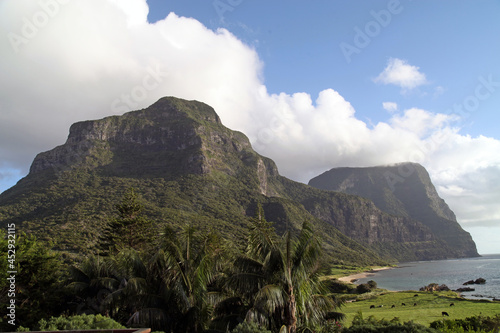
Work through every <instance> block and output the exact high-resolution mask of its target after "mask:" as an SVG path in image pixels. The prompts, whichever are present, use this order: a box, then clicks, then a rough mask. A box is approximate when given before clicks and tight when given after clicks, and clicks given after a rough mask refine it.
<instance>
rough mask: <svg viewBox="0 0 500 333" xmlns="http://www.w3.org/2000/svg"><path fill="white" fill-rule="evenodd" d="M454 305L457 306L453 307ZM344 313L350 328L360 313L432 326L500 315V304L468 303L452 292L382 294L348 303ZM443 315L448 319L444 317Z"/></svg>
mask: <svg viewBox="0 0 500 333" xmlns="http://www.w3.org/2000/svg"><path fill="white" fill-rule="evenodd" d="M415 295H418V296H415ZM360 296H361V295H360ZM403 303H404V304H406V305H402V304H403ZM452 303H453V304H454V305H453V306H450V304H452ZM415 304H416V305H415ZM372 305H373V306H374V308H370V307H371V306H372ZM393 305H394V307H392V306H393ZM379 306H382V307H379ZM341 311H342V312H343V313H345V314H346V319H345V321H344V323H345V325H347V326H350V325H351V323H352V319H353V317H354V315H356V313H357V312H358V311H361V312H362V313H363V317H364V318H368V317H369V316H374V317H375V318H376V319H386V320H391V319H393V318H394V317H398V318H399V319H400V321H401V322H407V321H410V320H411V321H413V322H415V323H419V324H423V325H425V326H429V324H430V323H431V322H433V321H435V320H439V319H442V318H447V319H463V318H466V317H470V316H474V315H480V314H481V315H484V316H494V315H496V314H500V302H489V301H472V300H465V299H463V298H460V297H458V296H457V295H456V294H455V293H453V292H434V293H431V292H415V291H404V292H403V291H402V292H383V293H382V294H380V295H378V296H375V297H373V298H369V299H366V300H357V301H355V302H352V303H347V304H346V305H345V306H344V307H342V309H341ZM443 311H445V312H447V313H448V314H449V317H443V315H442V312H443Z"/></svg>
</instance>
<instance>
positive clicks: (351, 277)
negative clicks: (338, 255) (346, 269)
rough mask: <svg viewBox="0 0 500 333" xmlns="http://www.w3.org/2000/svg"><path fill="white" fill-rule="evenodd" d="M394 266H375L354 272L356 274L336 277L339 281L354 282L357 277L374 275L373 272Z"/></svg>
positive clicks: (362, 277)
mask: <svg viewBox="0 0 500 333" xmlns="http://www.w3.org/2000/svg"><path fill="white" fill-rule="evenodd" d="M393 268H395V267H390V266H386V267H380V268H375V269H370V270H369V271H365V272H361V273H356V274H351V275H348V276H343V277H339V278H337V280H339V281H340V282H347V283H356V281H358V280H359V279H364V278H367V277H370V276H374V275H375V274H374V273H377V272H380V271H385V270H387V269H393Z"/></svg>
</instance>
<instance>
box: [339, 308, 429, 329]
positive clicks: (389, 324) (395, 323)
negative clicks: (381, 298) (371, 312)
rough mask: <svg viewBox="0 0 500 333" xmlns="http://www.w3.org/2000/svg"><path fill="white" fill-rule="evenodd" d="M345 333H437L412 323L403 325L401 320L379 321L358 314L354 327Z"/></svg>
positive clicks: (354, 320) (353, 322) (353, 323)
mask: <svg viewBox="0 0 500 333" xmlns="http://www.w3.org/2000/svg"><path fill="white" fill-rule="evenodd" d="M342 332H344V333H372V332H373V333H380V332H382V333H437V332H438V331H436V330H435V329H433V328H428V327H425V326H424V325H421V324H416V323H414V322H412V321H409V322H406V323H403V324H401V322H400V321H399V318H394V319H392V320H391V321H388V320H385V319H381V320H377V319H375V317H373V316H370V317H368V319H364V318H363V314H362V313H361V311H360V312H358V314H357V315H356V316H355V317H354V319H353V321H352V326H351V327H349V328H346V329H344V330H343V331H342Z"/></svg>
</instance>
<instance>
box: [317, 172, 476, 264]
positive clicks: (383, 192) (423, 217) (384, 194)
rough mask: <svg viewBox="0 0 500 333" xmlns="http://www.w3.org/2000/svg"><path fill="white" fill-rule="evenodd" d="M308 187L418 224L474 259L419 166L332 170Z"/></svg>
mask: <svg viewBox="0 0 500 333" xmlns="http://www.w3.org/2000/svg"><path fill="white" fill-rule="evenodd" d="M309 185H311V186H314V187H316V188H319V189H323V190H330V191H338V192H343V193H348V194H354V195H359V196H362V197H364V198H367V199H369V200H372V201H373V202H374V203H375V205H376V206H377V207H378V208H380V209H381V210H382V211H384V212H386V213H389V214H391V215H394V216H400V217H407V218H411V219H413V220H415V221H418V223H419V224H422V225H424V226H425V227H426V228H428V230H429V231H430V232H431V233H432V235H433V236H435V237H436V239H440V240H442V241H443V242H444V243H445V244H446V245H447V246H449V247H450V248H451V249H452V250H453V251H454V252H455V253H457V256H459V257H474V256H478V253H477V250H476V245H475V243H474V241H473V240H472V238H471V236H470V234H469V233H468V232H466V231H464V230H463V229H462V228H461V227H460V225H459V224H458V223H457V219H456V217H455V214H454V213H453V212H452V211H451V209H450V208H449V207H448V205H447V204H446V202H445V201H444V200H443V199H441V198H440V197H439V195H438V193H437V191H436V189H435V187H434V185H433V184H432V182H431V179H430V177H429V174H428V173H427V170H425V168H424V167H423V166H421V165H420V164H417V163H401V164H397V165H393V166H378V167H369V168H335V169H331V170H329V171H327V172H325V173H323V174H322V175H319V176H317V177H315V178H313V179H311V180H310V181H309ZM341 231H342V229H341ZM346 234H347V235H349V232H347V233H346Z"/></svg>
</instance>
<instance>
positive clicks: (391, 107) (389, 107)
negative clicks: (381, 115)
mask: <svg viewBox="0 0 500 333" xmlns="http://www.w3.org/2000/svg"><path fill="white" fill-rule="evenodd" d="M382 107H383V108H384V110H386V111H388V112H390V113H393V112H396V111H397V110H398V104H397V103H394V102H383V103H382Z"/></svg>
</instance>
